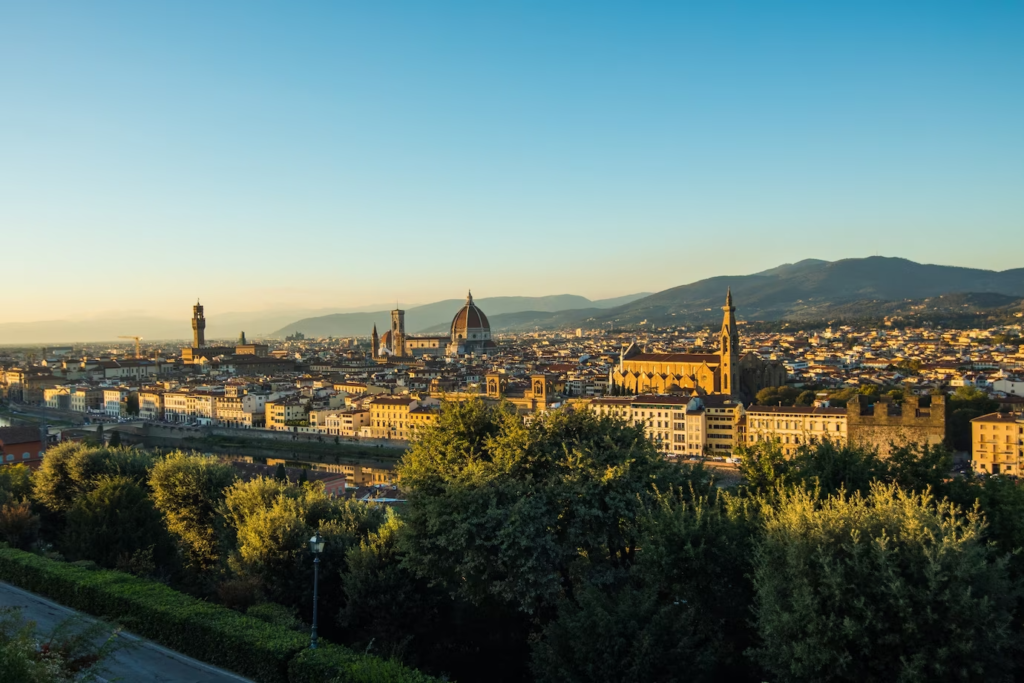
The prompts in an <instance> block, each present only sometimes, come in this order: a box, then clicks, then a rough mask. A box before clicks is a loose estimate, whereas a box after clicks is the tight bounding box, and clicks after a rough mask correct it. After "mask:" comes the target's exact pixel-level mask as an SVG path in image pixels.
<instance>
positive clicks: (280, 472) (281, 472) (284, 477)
mask: <svg viewBox="0 0 1024 683" xmlns="http://www.w3.org/2000/svg"><path fill="white" fill-rule="evenodd" d="M274 479H277V480H278V481H288V472H287V471H286V470H285V468H284V463H278V465H277V470H276V471H275V472H274Z"/></svg>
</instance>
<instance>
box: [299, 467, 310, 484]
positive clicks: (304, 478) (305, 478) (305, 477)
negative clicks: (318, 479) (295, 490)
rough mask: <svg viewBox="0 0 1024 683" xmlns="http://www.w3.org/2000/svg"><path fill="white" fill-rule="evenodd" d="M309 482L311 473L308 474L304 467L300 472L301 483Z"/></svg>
mask: <svg viewBox="0 0 1024 683" xmlns="http://www.w3.org/2000/svg"><path fill="white" fill-rule="evenodd" d="M306 483H309V475H307V474H306V468H305V467H303V468H302V471H301V472H299V484H306Z"/></svg>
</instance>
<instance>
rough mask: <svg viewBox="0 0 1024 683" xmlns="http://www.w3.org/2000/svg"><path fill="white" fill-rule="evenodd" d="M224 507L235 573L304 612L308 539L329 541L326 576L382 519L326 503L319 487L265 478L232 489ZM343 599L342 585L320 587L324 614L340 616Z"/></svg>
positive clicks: (360, 507)
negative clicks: (231, 535) (233, 542)
mask: <svg viewBox="0 0 1024 683" xmlns="http://www.w3.org/2000/svg"><path fill="white" fill-rule="evenodd" d="M223 508H224V510H225V518H226V520H227V522H228V525H229V526H230V527H231V528H232V529H233V530H234V532H235V537H236V539H237V546H236V548H237V549H236V552H235V554H234V556H233V557H232V559H231V562H230V565H231V567H232V569H233V571H234V572H235V573H236V574H237V575H239V576H248V577H254V578H256V579H258V580H259V581H260V582H261V584H262V585H263V586H264V588H265V590H266V592H267V595H268V597H270V598H271V599H273V600H276V601H278V602H281V603H283V604H287V605H294V606H298V607H299V608H301V609H303V610H305V609H308V604H309V602H310V600H311V599H312V587H313V577H312V571H313V566H312V563H311V562H310V561H309V555H308V553H309V550H308V548H309V546H308V541H309V538H310V537H311V536H312V535H313V534H314V533H315V532H317V531H319V532H320V533H321V535H322V536H323V537H324V539H325V541H326V543H325V547H324V553H323V555H322V556H321V558H320V559H321V570H322V572H323V573H324V574H325V575H327V574H328V573H329V572H336V571H340V569H341V568H342V567H343V566H344V561H345V555H346V553H347V551H348V549H349V548H351V547H353V546H358V545H359V543H360V541H362V539H364V538H365V537H366V535H367V534H368V533H370V531H372V530H373V529H375V528H377V526H379V524H380V523H381V521H382V520H383V517H384V512H383V511H382V510H380V509H378V508H376V507H373V506H368V505H365V504H363V503H359V502H356V501H346V500H335V499H331V498H328V497H327V495H326V494H325V493H324V487H323V484H320V483H318V482H314V483H313V484H311V485H307V486H300V485H296V484H288V483H285V482H280V481H277V480H274V479H267V478H259V479H254V480H252V481H249V482H237V483H236V484H234V485H233V486H231V487H230V488H229V489H228V490H227V492H226V494H225V502H224V506H223ZM341 595H342V589H341V586H340V585H338V582H332V583H331V584H327V583H324V584H323V585H322V586H321V599H322V601H323V604H322V606H323V608H324V612H325V613H331V612H335V611H337V609H338V608H339V607H340V602H341ZM307 598H309V599H307Z"/></svg>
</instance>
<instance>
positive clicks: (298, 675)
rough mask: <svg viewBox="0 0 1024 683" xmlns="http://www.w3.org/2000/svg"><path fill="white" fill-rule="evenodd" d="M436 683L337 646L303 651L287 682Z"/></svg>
mask: <svg viewBox="0 0 1024 683" xmlns="http://www.w3.org/2000/svg"><path fill="white" fill-rule="evenodd" d="M325 681H330V682H332V683H437V682H438V679H436V678H433V677H431V676H427V675H426V674H423V673H420V672H419V671H416V670H414V669H409V668H406V667H405V666H403V665H402V664H401V663H400V662H397V661H394V660H386V659H380V658H379V657H373V656H369V655H357V654H355V653H354V652H352V651H351V650H349V649H347V648H343V647H338V646H337V645H331V644H325V645H320V647H318V648H317V649H316V650H308V649H307V650H303V651H302V652H300V653H299V654H298V656H296V657H295V658H294V659H292V661H291V663H290V664H289V665H288V683H324V682H325Z"/></svg>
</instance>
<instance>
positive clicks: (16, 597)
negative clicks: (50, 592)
mask: <svg viewBox="0 0 1024 683" xmlns="http://www.w3.org/2000/svg"><path fill="white" fill-rule="evenodd" d="M0 607H20V608H21V614H22V616H23V617H24V618H26V619H31V620H32V621H34V622H36V624H37V625H38V627H39V630H40V631H42V632H44V633H46V632H48V631H49V630H50V629H52V628H53V627H54V626H56V625H57V624H59V623H60V622H62V621H64V620H65V619H67V618H68V617H70V616H73V615H76V614H79V613H78V612H75V611H74V610H72V609H69V608H67V607H64V606H63V605H58V604H57V603H55V602H53V601H51V600H47V599H46V598H43V597H40V596H38V595H36V594H34V593H29V592H28V591H24V590H22V589H20V588H16V587H15V586H12V585H10V584H7V583H3V582H2V581H0ZM120 637H122V638H125V639H126V640H128V641H129V642H130V644H129V646H128V648H127V649H124V650H121V651H119V652H117V653H115V654H114V656H113V657H112V659H111V660H110V661H108V662H107V663H106V672H105V673H104V676H105V677H106V679H107V680H119V681H122V682H123V683H136V682H138V683H151V682H152V683H251V682H250V681H249V679H247V678H242V677H241V676H238V675H236V674H233V673H231V672H229V671H225V670H223V669H218V668H217V667H215V666H210V665H209V664H204V663H203V662H200V661H197V660H195V659H192V658H191V657H186V656H185V655H183V654H179V653H177V652H174V651H173V650H168V649H167V648H165V647H162V646H160V645H157V644H156V643H153V642H151V641H148V640H145V639H143V638H139V637H138V636H136V635H133V634H131V633H126V632H122V633H121V635H120Z"/></svg>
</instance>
